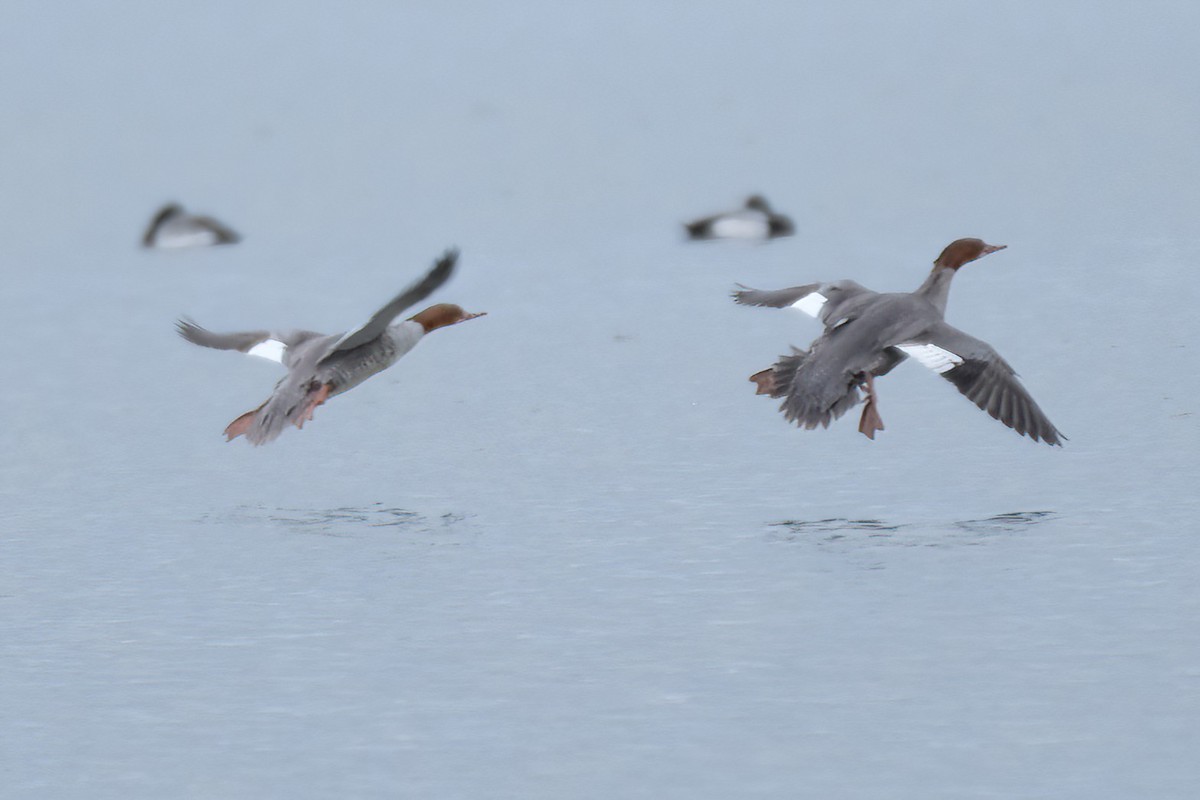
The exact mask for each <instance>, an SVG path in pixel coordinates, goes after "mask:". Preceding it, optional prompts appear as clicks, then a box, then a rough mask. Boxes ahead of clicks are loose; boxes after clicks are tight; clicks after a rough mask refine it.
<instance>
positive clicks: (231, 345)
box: [175, 317, 325, 364]
mask: <svg viewBox="0 0 1200 800" xmlns="http://www.w3.org/2000/svg"><path fill="white" fill-rule="evenodd" d="M175 327H176V329H177V330H178V331H179V335H180V336H182V337H183V338H184V339H187V340H188V341H189V342H191V343H192V344H198V345H200V346H201V347H211V348H213V349H215V350H237V351H238V352H239V353H245V354H246V355H250V356H260V357H262V358H266V359H270V360H271V361H277V362H279V363H280V364H283V363H286V362H285V361H284V358H285V357H286V355H287V351H288V350H289V349H290V348H293V347H295V346H296V345H298V344H301V343H303V342H307V341H309V340H311V339H315V338H318V337H320V336H324V335H325V334H322V333H316V332H315V331H283V332H276V331H242V332H238V333H213V332H212V331H210V330H208V329H207V328H202V327H200V326H199V325H197V324H196V323H195V322H193V321H192V320H190V319H187V318H186V317H184V318H183V319H180V320H178V321H176V323H175Z"/></svg>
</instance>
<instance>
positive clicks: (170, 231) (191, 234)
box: [142, 203, 241, 249]
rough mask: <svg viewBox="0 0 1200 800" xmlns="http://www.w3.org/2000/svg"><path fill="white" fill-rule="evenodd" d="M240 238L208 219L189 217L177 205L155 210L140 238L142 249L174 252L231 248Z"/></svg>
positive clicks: (213, 220)
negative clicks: (184, 249)
mask: <svg viewBox="0 0 1200 800" xmlns="http://www.w3.org/2000/svg"><path fill="white" fill-rule="evenodd" d="M238 241H241V237H240V236H238V235H237V234H236V233H234V232H233V231H232V230H231V229H230V228H229V227H227V226H226V225H223V224H222V223H220V222H217V221H216V220H215V219H213V218H212V217H205V216H199V215H195V214H189V213H187V212H186V211H184V210H183V206H181V205H179V204H178V203H168V204H167V205H165V206H163V207H162V208H160V209H159V210H158V213H157V214H155V215H154V219H152V220H151V221H150V225H149V227H147V228H146V232H145V233H144V234H143V235H142V246H143V247H155V248H160V249H175V248H181V247H208V246H210V245H216V244H234V243H236V242H238Z"/></svg>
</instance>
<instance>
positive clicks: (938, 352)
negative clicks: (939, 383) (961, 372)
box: [896, 344, 963, 375]
mask: <svg viewBox="0 0 1200 800" xmlns="http://www.w3.org/2000/svg"><path fill="white" fill-rule="evenodd" d="M896 349H897V350H899V351H901V352H902V353H904V355H906V356H912V357H913V358H915V359H916V360H917V361H920V362H921V363H922V364H924V365H925V366H927V367H929V368H930V369H931V370H933V371H934V372H936V373H937V374H939V375H941V374H942V373H943V372H949V371H950V370H952V369H954V368H955V367H957V366H958V365H959V364H961V363H963V357H962V356H960V355H957V354H955V353H951V352H950V351H949V350H946V349H943V348H941V347H938V346H937V345H936V344H898V345H896Z"/></svg>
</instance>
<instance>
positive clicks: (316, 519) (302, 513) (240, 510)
mask: <svg viewBox="0 0 1200 800" xmlns="http://www.w3.org/2000/svg"><path fill="white" fill-rule="evenodd" d="M465 519H466V517H465V516H464V515H462V514H454V513H447V514H442V515H441V516H436V517H429V516H426V515H424V514H421V513H418V512H416V511H409V510H408V509H404V508H394V507H390V506H385V505H384V504H383V503H381V502H380V503H372V504H371V505H369V506H366V507H357V506H339V507H337V508H270V507H267V506H259V505H242V506H237V507H236V508H234V509H232V510H231V511H228V512H226V513H223V514H206V515H204V516H203V517H202V518H201V521H202V522H208V523H213V524H234V525H236V524H247V523H264V522H266V523H270V524H273V525H279V526H282V527H285V528H288V529H290V530H293V531H296V532H299V533H319V534H322V535H325V536H353V535H356V534H359V533H362V532H363V529H366V528H393V529H399V530H402V531H404V532H406V533H413V534H432V535H434V536H435V537H438V538H437V539H436V540H437V541H439V542H440V543H445V544H450V543H454V539H453V537H448V536H447V534H451V533H462V532H464V531H465V528H464V527H463V526H462V525H460V523H462V522H463V521H464V520H465ZM430 541H434V540H430Z"/></svg>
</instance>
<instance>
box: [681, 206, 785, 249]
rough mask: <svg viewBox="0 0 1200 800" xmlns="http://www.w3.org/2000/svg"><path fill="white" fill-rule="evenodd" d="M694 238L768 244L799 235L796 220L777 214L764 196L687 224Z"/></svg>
mask: <svg viewBox="0 0 1200 800" xmlns="http://www.w3.org/2000/svg"><path fill="white" fill-rule="evenodd" d="M684 227H685V228H687V233H688V237H689V238H691V239H757V240H760V241H766V240H767V239H775V238H777V237H780V236H791V235H792V234H793V233H795V228H794V227H793V226H792V221H791V220H790V219H788V218H787V217H785V216H784V215H783V214H776V213H775V212H774V211H772V210H771V207H770V206H769V205H767V201H766V199H765V198H763V197H762V195H757V194H756V195H753V196H752V197H749V198H747V200H746V205H745V207H743V208H739V209H738V210H736V211H727V212H725V213H724V214H716V215H714V216H711V217H705V218H704V219H698V220H696V221H695V222H689V223H687V224H685V225H684Z"/></svg>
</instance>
